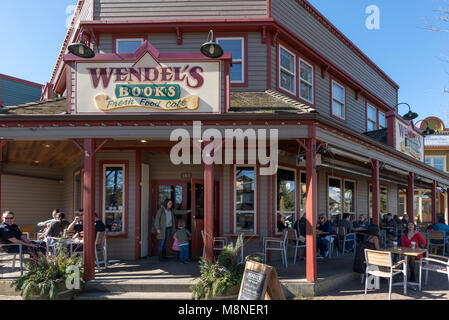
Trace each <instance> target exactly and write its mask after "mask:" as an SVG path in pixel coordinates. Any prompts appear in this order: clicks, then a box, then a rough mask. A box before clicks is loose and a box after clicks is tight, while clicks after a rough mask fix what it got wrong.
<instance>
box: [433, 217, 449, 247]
mask: <svg viewBox="0 0 449 320" xmlns="http://www.w3.org/2000/svg"><path fill="white" fill-rule="evenodd" d="M433 230H434V231H443V232H444V241H445V242H448V240H449V239H448V238H449V237H448V236H449V226H448V225H447V224H446V221H444V217H439V218H438V222H437V223H435V224H434V225H433ZM437 241H438V240H432V243H433V242H435V243H438V242H437ZM440 241H441V240H440ZM446 251H447V252H449V245H446Z"/></svg>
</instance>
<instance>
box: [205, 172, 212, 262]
mask: <svg viewBox="0 0 449 320" xmlns="http://www.w3.org/2000/svg"><path fill="white" fill-rule="evenodd" d="M204 238H205V244H206V250H205V259H206V260H207V261H213V260H214V165H213V164H204Z"/></svg>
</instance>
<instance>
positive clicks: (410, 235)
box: [401, 222, 426, 282]
mask: <svg viewBox="0 0 449 320" xmlns="http://www.w3.org/2000/svg"><path fill="white" fill-rule="evenodd" d="M412 242H415V244H416V248H418V247H419V245H421V246H422V247H425V246H426V240H425V239H424V238H423V236H422V235H421V233H419V232H418V231H416V225H415V224H414V223H413V222H409V223H408V225H407V232H406V233H404V234H402V238H401V245H402V247H407V248H411V247H412ZM407 258H408V265H409V267H410V281H411V282H414V281H415V260H416V258H415V257H411V256H408V257H407ZM420 258H422V255H421V256H420Z"/></svg>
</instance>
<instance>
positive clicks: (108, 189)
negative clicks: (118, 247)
mask: <svg viewBox="0 0 449 320" xmlns="http://www.w3.org/2000/svg"><path fill="white" fill-rule="evenodd" d="M103 172H104V222H105V225H106V227H107V228H108V229H109V230H110V231H111V233H121V232H124V218H125V210H124V208H125V203H124V200H125V199H124V192H125V190H124V181H125V174H124V166H123V165H111V166H109V165H108V166H105V167H104V171H103Z"/></svg>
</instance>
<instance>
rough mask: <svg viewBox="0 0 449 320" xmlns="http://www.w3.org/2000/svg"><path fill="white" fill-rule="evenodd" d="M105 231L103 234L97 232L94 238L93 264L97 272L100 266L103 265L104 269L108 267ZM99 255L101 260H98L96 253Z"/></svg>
mask: <svg viewBox="0 0 449 320" xmlns="http://www.w3.org/2000/svg"><path fill="white" fill-rule="evenodd" d="M106 239H107V230H106V231H103V232H97V236H96V237H95V263H96V265H97V268H98V270H101V268H100V264H104V267H105V268H107V267H108V248H107V244H106ZM99 252H100V253H101V256H102V258H103V259H102V260H100V259H99V258H98V253H99Z"/></svg>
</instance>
